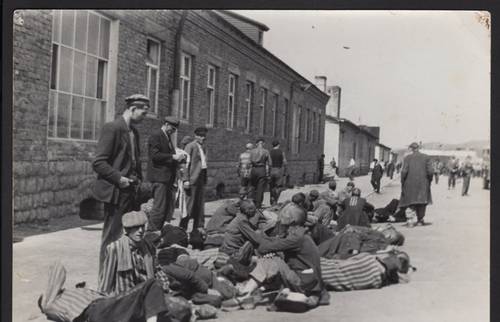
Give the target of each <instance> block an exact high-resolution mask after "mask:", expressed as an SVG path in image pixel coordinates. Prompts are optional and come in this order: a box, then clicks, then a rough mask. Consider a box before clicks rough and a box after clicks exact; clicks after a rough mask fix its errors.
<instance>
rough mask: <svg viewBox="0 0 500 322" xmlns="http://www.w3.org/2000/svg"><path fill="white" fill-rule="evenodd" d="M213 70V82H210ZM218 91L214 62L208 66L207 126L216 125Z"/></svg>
mask: <svg viewBox="0 0 500 322" xmlns="http://www.w3.org/2000/svg"><path fill="white" fill-rule="evenodd" d="M211 70H213V73H214V79H213V84H210V71H211ZM216 93H217V67H216V66H215V65H212V64H208V66H207V94H208V122H207V126H211V127H215V103H216Z"/></svg>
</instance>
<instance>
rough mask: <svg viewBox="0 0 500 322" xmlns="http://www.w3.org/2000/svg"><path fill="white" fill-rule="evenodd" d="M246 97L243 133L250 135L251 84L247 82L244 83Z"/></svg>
mask: <svg viewBox="0 0 500 322" xmlns="http://www.w3.org/2000/svg"><path fill="white" fill-rule="evenodd" d="M245 88H246V96H245V106H246V113H245V131H246V132H247V133H250V129H251V126H252V103H253V83H252V82H250V81H247V83H246V86H245Z"/></svg>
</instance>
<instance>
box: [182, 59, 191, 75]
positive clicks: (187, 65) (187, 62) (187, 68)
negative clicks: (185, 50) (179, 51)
mask: <svg viewBox="0 0 500 322" xmlns="http://www.w3.org/2000/svg"><path fill="white" fill-rule="evenodd" d="M190 64H191V59H189V56H184V69H183V74H182V75H183V76H186V77H189V75H190V72H189V71H190V69H191V68H190Z"/></svg>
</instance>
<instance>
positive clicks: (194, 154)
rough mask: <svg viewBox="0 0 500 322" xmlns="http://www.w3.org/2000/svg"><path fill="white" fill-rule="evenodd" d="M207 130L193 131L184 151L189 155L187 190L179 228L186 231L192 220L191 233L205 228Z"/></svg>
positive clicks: (186, 174) (202, 128) (201, 128)
mask: <svg viewBox="0 0 500 322" xmlns="http://www.w3.org/2000/svg"><path fill="white" fill-rule="evenodd" d="M207 132H208V130H207V129H206V128H204V127H199V128H197V129H196V130H194V135H195V137H194V141H193V142H191V143H188V144H187V145H186V148H185V149H184V150H185V151H186V153H187V154H188V155H189V163H188V164H187V165H186V172H185V173H184V189H186V190H187V192H186V194H187V196H188V197H187V214H188V215H187V217H185V218H182V219H181V222H180V227H181V228H183V229H184V230H187V227H188V223H189V220H190V219H191V218H192V219H193V231H196V230H202V231H203V230H204V227H205V185H206V184H207V152H206V150H205V147H204V146H203V142H205V138H206V136H207Z"/></svg>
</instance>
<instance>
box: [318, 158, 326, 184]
mask: <svg viewBox="0 0 500 322" xmlns="http://www.w3.org/2000/svg"><path fill="white" fill-rule="evenodd" d="M324 172H325V155H324V154H322V155H320V156H319V159H318V183H323V173H324Z"/></svg>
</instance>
